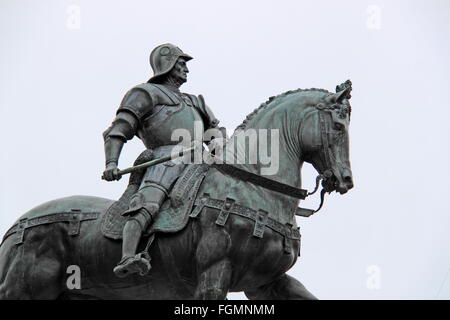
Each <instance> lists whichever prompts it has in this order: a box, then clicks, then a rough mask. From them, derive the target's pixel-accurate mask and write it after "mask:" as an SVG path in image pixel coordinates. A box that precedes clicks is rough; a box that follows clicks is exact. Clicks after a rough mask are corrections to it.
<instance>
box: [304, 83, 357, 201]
mask: <svg viewBox="0 0 450 320" xmlns="http://www.w3.org/2000/svg"><path fill="white" fill-rule="evenodd" d="M350 90H351V87H347V88H345V89H344V90H341V91H339V92H337V93H329V94H326V95H324V96H323V97H322V98H321V99H320V101H319V102H318V103H316V104H314V105H313V108H312V111H311V112H310V113H309V114H308V115H307V116H306V117H305V118H304V119H303V121H302V124H301V126H300V133H299V134H300V137H299V140H300V142H301V147H302V148H301V149H302V152H303V159H304V160H305V161H306V162H308V163H311V164H312V165H313V166H314V168H315V169H316V170H317V171H318V172H319V173H320V174H322V175H323V177H324V180H323V182H322V185H323V187H324V189H325V190H326V191H328V192H332V191H337V192H339V193H340V194H344V193H346V192H347V191H348V190H350V189H351V188H353V177H352V171H351V167H350V159H349V133H348V129H349V124H350V113H351V107H350V103H349V99H350Z"/></svg>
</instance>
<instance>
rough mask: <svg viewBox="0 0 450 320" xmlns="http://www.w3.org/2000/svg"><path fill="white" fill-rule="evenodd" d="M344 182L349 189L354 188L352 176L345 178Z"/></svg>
mask: <svg viewBox="0 0 450 320" xmlns="http://www.w3.org/2000/svg"><path fill="white" fill-rule="evenodd" d="M344 182H345V184H346V185H347V187H348V188H349V189H351V188H353V179H352V177H351V176H345V177H344Z"/></svg>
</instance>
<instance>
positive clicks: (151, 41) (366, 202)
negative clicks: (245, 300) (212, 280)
mask: <svg viewBox="0 0 450 320" xmlns="http://www.w3.org/2000/svg"><path fill="white" fill-rule="evenodd" d="M163 3H164V4H163ZM70 5H75V6H76V8H79V10H80V20H79V22H80V24H79V28H78V29H77V19H76V18H75V20H74V19H71V16H70V13H68V12H73V9H69V11H68V8H70ZM449 9H450V4H449V2H448V1H444V0H442V1H433V0H431V1H379V0H372V1H339V2H338V1H308V2H306V1H281V0H277V1H261V0H259V1H245V2H244V1H234V0H233V1H220V2H219V1H175V0H172V1H164V2H163V1H121V2H120V3H118V2H116V1H81V0H73V1H48V0H43V1H23V0H16V1H11V0H10V1H6V0H0V112H1V113H0V114H1V118H0V119H1V125H0V136H1V137H2V138H3V139H2V148H1V150H2V151H1V154H0V156H1V158H0V172H1V173H0V177H1V185H0V212H1V213H0V235H3V234H4V232H6V230H7V229H8V228H9V227H10V226H11V224H12V223H13V222H14V221H15V220H16V218H17V217H18V216H20V215H22V214H23V213H24V212H26V211H27V210H29V209H31V208H32V207H34V206H36V205H38V204H40V203H43V202H45V201H47V200H50V199H55V198H59V197H64V196H68V195H73V194H86V195H96V196H101V197H107V198H117V197H118V196H119V195H120V194H121V193H122V191H123V189H124V188H125V184H126V179H122V180H121V181H120V182H119V183H107V182H104V181H102V180H101V179H100V175H101V173H102V171H103V164H104V155H103V141H102V136H101V133H102V132H103V131H104V130H105V129H106V128H107V126H108V125H109V124H110V122H111V120H112V119H113V116H114V113H115V110H116V108H117V106H118V104H119V103H120V100H121V99H122V96H123V95H124V94H125V92H126V91H127V90H128V89H129V88H131V87H132V86H134V85H136V84H138V83H141V82H144V81H145V80H147V79H148V78H149V76H150V75H151V70H150V67H149V65H148V55H149V53H150V50H151V49H152V48H153V47H155V46H156V45H159V44H161V43H165V42H172V43H175V44H177V45H178V46H180V47H181V48H182V49H183V50H184V51H185V52H187V53H189V54H191V55H192V56H194V58H195V59H194V60H192V61H191V62H190V63H189V68H190V71H191V72H190V74H189V81H188V83H187V84H186V85H184V86H183V87H182V89H183V91H185V92H189V93H196V94H199V93H201V94H203V95H204V96H205V98H206V101H207V103H208V104H209V105H210V106H211V108H212V109H213V110H214V112H215V114H216V116H217V117H218V118H219V119H221V121H222V124H223V125H225V126H226V127H227V128H228V129H229V130H233V129H234V128H235V126H236V125H238V124H239V123H241V122H242V119H243V118H244V117H245V116H246V115H247V114H248V113H249V112H251V111H252V110H253V109H254V108H255V107H257V106H258V105H259V104H260V103H261V102H262V101H265V100H266V99H267V98H268V97H269V96H272V95H275V94H278V93H281V92H284V91H287V90H290V89H296V88H299V87H301V88H310V87H319V88H326V89H329V90H334V88H335V86H336V85H337V84H339V83H341V82H343V81H345V80H346V79H351V80H352V82H353V92H352V99H351V103H352V106H353V113H352V123H351V161H352V169H353V174H354V179H355V188H354V189H353V190H352V191H351V192H349V193H348V194H347V195H345V196H340V195H332V196H330V197H329V198H328V201H327V202H326V203H325V206H324V208H323V209H322V211H321V212H320V213H318V214H317V215H316V216H314V217H312V218H310V219H299V225H300V226H301V230H302V257H301V259H300V260H299V261H298V262H297V264H296V265H295V267H294V268H293V269H291V271H290V272H289V273H290V274H291V275H294V276H295V277H297V278H298V279H299V280H300V281H302V282H303V284H305V286H306V287H307V288H308V289H309V290H310V291H311V292H313V293H314V294H315V295H316V296H318V297H319V298H321V299H435V298H438V299H449V298H450V275H448V276H447V275H446V274H447V271H448V270H449V269H450V246H449V244H450V232H449V231H448V230H449V227H450V210H449V209H450V203H449V200H448V199H449V195H448V191H449V185H448V181H449V178H450V169H449V163H450V150H449V139H448V138H449V136H450V135H449V133H450V129H449V125H448V121H449V116H450V112H449V107H450V90H449V80H450V72H449V71H450V70H449V69H450V64H449V56H450V50H449V49H450V46H449V39H450V34H449V31H450V10H449ZM71 10H72V11H71ZM142 148H143V146H142V144H141V142H140V141H138V140H137V139H136V140H135V141H132V142H129V143H128V144H127V145H126V146H125V148H124V151H123V154H122V158H121V163H120V166H121V167H125V166H128V165H129V164H131V163H132V162H133V160H134V158H135V157H136V156H137V155H138V154H139V153H140V151H141V150H142ZM303 176H304V181H305V187H307V188H308V189H311V188H312V186H313V180H314V177H315V172H314V171H313V170H312V169H311V168H310V167H306V168H305V169H304V175H303ZM317 201H318V199H314V200H309V201H308V202H307V203H306V204H307V205H308V206H311V207H315V206H316V205H317ZM249 236H250V235H249ZM373 270H375V274H374V273H372V272H373ZM368 272H369V273H368ZM374 277H378V278H377V279H378V280H379V283H378V284H379V286H377V285H375V288H374V286H373V285H370V284H371V283H372V284H373V282H371V280H373V279H374ZM375 280H376V279H375ZM367 282H369V285H367ZM375 284H376V282H375ZM242 297H243V295H242V294H231V295H230V298H242Z"/></svg>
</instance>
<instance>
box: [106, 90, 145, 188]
mask: <svg viewBox="0 0 450 320" xmlns="http://www.w3.org/2000/svg"><path fill="white" fill-rule="evenodd" d="M151 107H152V99H151V97H150V96H149V95H148V93H146V92H145V91H143V90H139V89H132V90H130V91H129V92H128V93H127V94H126V95H125V97H124V98H123V100H122V103H121V105H120V107H119V109H118V110H117V115H116V118H115V119H114V121H113V122H112V124H111V126H110V127H109V128H108V129H107V130H106V131H105V132H104V133H103V139H104V147H105V165H106V170H105V172H104V177H105V179H106V180H108V181H111V180H117V179H120V177H119V176H118V175H117V174H116V173H117V172H118V170H117V165H118V163H119V157H120V153H121V151H122V148H123V145H124V143H126V142H127V141H128V140H131V139H132V138H133V137H134V136H135V135H136V133H137V130H138V128H139V125H140V120H141V119H142V116H144V115H145V114H146V113H148V112H149V110H150V109H151Z"/></svg>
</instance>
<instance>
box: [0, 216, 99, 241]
mask: <svg viewBox="0 0 450 320" xmlns="http://www.w3.org/2000/svg"><path fill="white" fill-rule="evenodd" d="M99 215H100V212H80V210H79V209H72V210H71V211H68V212H61V213H53V214H49V215H46V216H42V217H36V218H31V219H28V218H24V219H20V221H19V222H18V223H16V224H14V225H13V226H12V227H11V228H10V229H9V230H8V231H7V232H6V234H5V236H4V237H3V240H2V242H3V241H5V239H6V238H8V237H9V236H11V235H13V234H15V233H16V241H15V244H17V245H19V244H21V243H23V240H24V234H25V230H26V229H28V228H32V227H37V226H40V225H44V224H50V223H55V222H68V223H69V231H68V233H69V235H71V236H76V235H78V234H79V232H80V224H81V221H86V220H95V219H97V218H98V217H99Z"/></svg>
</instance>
